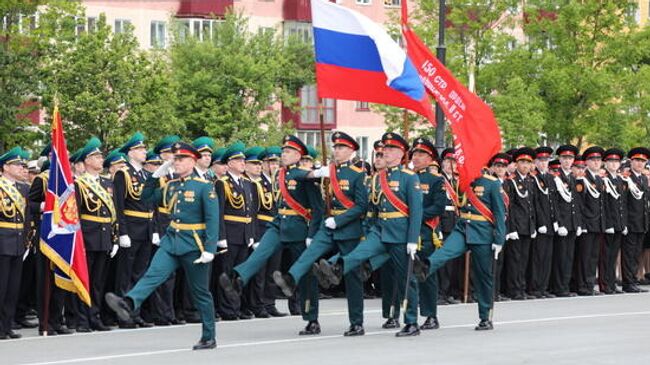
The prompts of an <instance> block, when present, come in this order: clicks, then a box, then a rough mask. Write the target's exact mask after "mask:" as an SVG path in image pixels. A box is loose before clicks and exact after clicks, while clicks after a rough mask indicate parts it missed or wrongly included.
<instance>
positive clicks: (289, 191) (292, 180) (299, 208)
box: [219, 136, 323, 335]
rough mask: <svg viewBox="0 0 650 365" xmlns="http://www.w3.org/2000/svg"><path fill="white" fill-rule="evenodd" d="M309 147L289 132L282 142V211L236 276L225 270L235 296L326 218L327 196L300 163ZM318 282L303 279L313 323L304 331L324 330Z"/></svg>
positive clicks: (305, 308) (299, 248)
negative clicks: (271, 260) (319, 319)
mask: <svg viewBox="0 0 650 365" xmlns="http://www.w3.org/2000/svg"><path fill="white" fill-rule="evenodd" d="M306 154H307V147H306V146H305V145H304V143H302V141H301V140H300V139H298V138H297V137H295V136H286V137H285V138H284V144H283V146H282V164H283V166H284V167H283V168H282V169H280V171H279V172H278V177H277V184H278V187H279V191H280V195H279V200H278V201H277V205H278V215H277V216H276V217H275V218H274V219H273V222H270V223H269V225H268V226H267V230H266V232H265V233H264V236H262V238H261V239H260V242H259V245H258V247H257V249H255V251H253V254H252V255H251V256H250V257H249V258H248V259H247V260H246V261H245V262H243V263H241V264H240V265H237V266H236V267H235V268H234V269H233V277H230V276H228V275H226V274H225V273H224V274H222V275H221V276H220V278H219V284H220V286H221V287H222V288H223V289H224V291H225V292H226V294H227V295H228V296H229V297H231V298H235V300H236V298H238V297H239V296H240V295H241V292H242V288H243V286H245V285H247V284H248V282H249V281H250V280H251V279H252V278H253V277H254V276H255V274H256V273H257V272H258V271H259V270H261V269H262V268H263V267H264V265H265V264H266V262H267V260H268V259H269V258H270V257H271V256H273V255H274V254H275V253H276V252H278V251H279V250H281V249H282V248H283V247H285V248H287V249H288V251H289V252H290V255H291V256H292V259H293V260H295V259H297V258H298V256H300V254H301V253H302V252H303V251H304V250H305V247H306V245H309V243H311V240H312V239H313V237H314V235H315V234H316V231H317V230H318V228H319V227H320V223H321V220H322V214H323V213H322V210H323V200H322V197H321V195H320V191H319V190H318V188H317V187H316V185H315V184H313V173H312V172H311V171H312V170H307V169H304V168H300V167H298V162H299V161H300V159H301V157H302V156H304V155H306ZM317 285H318V283H317V282H316V281H315V279H314V278H313V277H312V276H311V275H310V274H308V275H307V276H305V277H304V278H303V279H302V280H301V282H300V283H299V297H300V303H301V306H302V316H303V319H304V320H306V321H308V322H309V324H308V325H307V327H306V328H305V330H303V331H301V332H300V334H303V335H311V334H318V333H320V326H319V325H318V322H316V319H317V313H318V305H317V304H318V301H317V300H316V299H317V297H318V286H317Z"/></svg>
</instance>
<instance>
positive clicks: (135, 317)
mask: <svg viewBox="0 0 650 365" xmlns="http://www.w3.org/2000/svg"><path fill="white" fill-rule="evenodd" d="M331 146H332V150H331V158H329V159H327V158H322V160H323V163H321V162H319V160H318V159H319V156H318V153H317V152H316V151H315V150H314V149H313V148H311V147H309V146H306V145H305V143H303V141H301V140H300V139H299V138H297V137H296V136H293V135H288V136H286V137H284V139H283V140H282V141H281V144H280V145H279V146H269V147H259V146H248V147H247V146H245V145H244V144H243V143H241V142H236V143H233V144H232V145H230V146H226V147H222V148H217V146H215V142H214V141H213V140H212V139H211V138H210V137H206V136H204V137H200V138H197V139H195V140H194V141H192V142H191V143H188V142H184V141H182V140H181V138H180V137H178V136H166V137H164V138H162V139H161V140H160V141H158V143H157V144H155V145H148V143H147V141H146V139H145V136H144V135H143V134H141V133H135V134H134V135H133V136H132V137H131V138H130V139H129V140H128V141H126V142H125V143H124V144H123V145H122V146H121V147H119V148H117V149H115V150H113V151H110V152H109V153H107V154H104V150H103V149H102V142H101V141H100V140H99V139H97V138H94V137H93V138H91V139H90V140H88V141H87V143H86V144H85V145H84V146H83V147H82V148H81V149H79V150H78V151H76V152H75V153H72V154H71V155H70V163H71V166H72V167H73V172H74V186H75V194H76V202H77V210H78V215H79V219H80V226H81V231H82V233H83V240H84V244H85V254H86V262H87V266H88V274H89V281H90V293H89V294H90V298H91V305H90V306H88V305H86V304H85V303H84V302H82V301H81V300H80V299H78V298H77V297H76V296H75V295H73V294H71V293H69V292H67V291H65V290H63V289H62V288H60V287H58V286H57V285H55V284H56V283H55V275H54V274H53V273H52V269H51V267H52V266H51V263H50V261H49V260H48V258H47V257H46V256H45V255H44V253H43V252H41V249H40V248H39V239H40V238H39V232H40V225H41V214H42V212H43V211H44V204H45V203H44V202H45V192H46V190H47V186H48V179H49V176H48V171H49V164H50V153H51V147H50V146H47V147H46V148H45V149H44V150H43V151H42V152H41V154H40V159H39V161H40V163H39V165H36V164H34V163H29V164H28V161H29V160H30V157H31V156H30V155H29V153H27V152H26V151H25V150H23V149H22V148H21V147H15V148H12V149H11V150H9V151H7V152H6V153H4V154H3V155H2V156H0V171H1V176H0V305H1V306H2V307H1V308H0V339H15V338H20V337H21V333H20V329H21V328H34V327H37V328H38V331H39V334H42V335H48V336H53V335H68V334H72V333H74V332H93V331H110V330H112V329H114V328H116V327H118V328H146V327H152V326H172V325H183V324H185V323H202V331H201V337H200V340H199V342H198V343H197V344H196V345H195V346H194V349H196V350H198V349H211V348H215V347H216V331H215V322H217V321H220V320H221V321H235V320H248V319H251V318H269V317H283V316H288V315H300V316H302V319H303V320H304V321H305V327H304V328H302V329H300V330H299V332H298V334H299V335H302V336H309V335H318V334H319V333H321V322H320V321H319V300H322V299H324V298H328V297H331V296H332V295H339V294H340V293H344V294H343V295H344V296H345V297H346V298H347V307H348V319H349V327H348V328H347V329H345V330H344V332H343V334H344V336H361V335H364V334H365V329H364V322H365V318H364V298H368V297H372V296H377V297H380V298H381V302H382V317H383V321H384V322H383V324H382V327H383V328H387V329H390V328H394V329H399V330H398V332H397V333H396V336H397V337H408V336H414V335H419V334H420V331H422V330H433V329H437V328H439V327H440V321H439V318H438V312H437V307H438V306H439V305H449V304H457V303H459V302H476V303H477V304H478V317H479V322H478V324H477V326H476V327H475V329H476V330H478V331H482V330H491V329H493V322H492V316H493V312H494V302H495V301H509V300H527V299H541V298H555V297H573V296H593V295H610V294H619V293H623V292H626V293H640V292H644V291H645V290H644V289H642V288H641V287H640V285H643V284H649V283H650V257H649V256H650V234H648V228H649V225H650V198H649V196H648V194H649V193H648V190H649V189H650V185H649V183H648V176H649V175H650V170H649V167H648V160H649V159H650V150H648V149H647V148H645V147H637V148H633V149H631V150H630V151H627V152H625V151H623V150H621V149H618V148H609V149H604V148H602V147H599V146H590V147H588V148H586V149H585V150H584V151H582V153H580V151H579V150H578V148H577V147H576V146H573V145H561V146H559V147H557V148H555V149H553V148H551V147H548V146H541V147H537V148H531V147H525V146H524V147H519V148H516V149H512V150H510V151H507V152H500V153H498V154H496V155H494V156H493V157H492V159H491V160H490V162H489V164H488V166H485V168H484V171H483V175H482V176H480V177H478V178H476V179H474V181H472V182H471V185H470V188H468V189H466V191H462V190H461V189H460V188H459V176H458V173H457V169H456V163H457V162H456V156H455V154H454V150H453V149H451V148H447V149H445V150H443V151H442V152H440V153H439V152H438V150H437V149H436V148H435V146H434V144H433V143H432V142H431V141H430V140H429V139H428V138H425V137H418V138H415V139H414V140H412V141H409V140H407V139H406V138H403V137H402V136H400V135H399V134H397V133H391V132H387V133H384V135H383V136H382V138H381V140H378V141H376V142H375V143H374V151H373V153H372V158H371V159H370V161H365V160H363V159H362V158H360V157H359V156H358V155H357V154H358V152H359V147H360V146H359V144H358V142H357V140H356V139H355V138H353V137H352V136H351V135H349V134H347V133H344V132H342V131H334V132H333V133H332V134H331ZM148 147H151V148H150V149H149V150H148ZM327 160H329V162H328V161H327ZM278 300H287V301H288V309H289V312H290V313H284V312H281V311H280V310H279V309H278V306H277V305H276V302H277V301H278ZM420 317H422V318H423V319H422V320H421V319H420ZM402 324H403V325H402Z"/></svg>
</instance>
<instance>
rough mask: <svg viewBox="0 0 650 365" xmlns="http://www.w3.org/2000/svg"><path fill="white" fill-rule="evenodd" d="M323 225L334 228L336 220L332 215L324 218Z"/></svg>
mask: <svg viewBox="0 0 650 365" xmlns="http://www.w3.org/2000/svg"><path fill="white" fill-rule="evenodd" d="M325 227H327V228H329V229H336V220H334V217H329V218H327V219H325Z"/></svg>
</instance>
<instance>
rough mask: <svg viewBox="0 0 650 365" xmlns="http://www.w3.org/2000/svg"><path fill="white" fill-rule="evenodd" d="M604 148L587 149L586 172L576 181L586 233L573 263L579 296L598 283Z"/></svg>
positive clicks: (588, 293)
mask: <svg viewBox="0 0 650 365" xmlns="http://www.w3.org/2000/svg"><path fill="white" fill-rule="evenodd" d="M604 152H605V150H603V148H602V147H599V146H593V147H589V148H587V149H586V150H585V151H584V153H583V154H582V155H583V157H584V159H585V161H586V163H587V171H586V172H585V175H584V176H583V177H582V178H579V179H578V181H577V184H576V190H577V191H578V193H579V194H580V197H581V199H580V200H581V202H582V222H583V223H584V228H585V232H584V233H582V235H581V236H580V238H579V239H578V240H576V255H577V257H575V263H574V265H575V266H574V270H575V272H574V280H575V288H576V291H577V293H578V295H594V294H595V293H594V285H595V284H596V269H597V267H598V253H599V252H598V251H599V248H600V241H601V240H602V238H603V237H602V233H603V231H604V211H603V209H604V204H603V201H604V199H603V195H602V194H603V192H604V191H605V189H604V187H605V185H604V183H603V179H602V178H601V177H600V168H601V167H602V163H603V153H604Z"/></svg>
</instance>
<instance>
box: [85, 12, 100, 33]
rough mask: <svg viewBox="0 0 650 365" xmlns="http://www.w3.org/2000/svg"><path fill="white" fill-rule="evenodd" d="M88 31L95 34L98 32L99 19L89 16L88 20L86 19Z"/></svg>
mask: <svg viewBox="0 0 650 365" xmlns="http://www.w3.org/2000/svg"><path fill="white" fill-rule="evenodd" d="M86 24H87V27H86V30H88V33H94V32H95V31H96V30H97V18H96V17H94V16H89V17H88V19H86Z"/></svg>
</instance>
